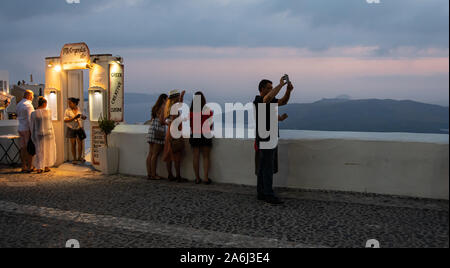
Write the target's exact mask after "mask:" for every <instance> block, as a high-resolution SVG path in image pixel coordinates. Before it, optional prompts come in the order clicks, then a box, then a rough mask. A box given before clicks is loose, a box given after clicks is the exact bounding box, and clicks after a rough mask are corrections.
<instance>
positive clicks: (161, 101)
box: [152, 94, 167, 119]
mask: <svg viewBox="0 0 450 268" xmlns="http://www.w3.org/2000/svg"><path fill="white" fill-rule="evenodd" d="M166 99H167V94H161V95H159V97H158V100H157V101H156V103H155V105H153V108H152V119H155V118H157V117H158V112H159V111H160V110H161V106H162V105H163V104H164V101H165V100H166Z"/></svg>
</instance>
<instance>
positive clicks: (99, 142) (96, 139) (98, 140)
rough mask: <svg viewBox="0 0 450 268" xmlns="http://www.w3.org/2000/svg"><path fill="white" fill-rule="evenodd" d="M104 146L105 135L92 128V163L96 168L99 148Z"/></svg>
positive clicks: (98, 160)
mask: <svg viewBox="0 0 450 268" xmlns="http://www.w3.org/2000/svg"><path fill="white" fill-rule="evenodd" d="M104 146H106V139H105V134H104V133H103V132H102V130H101V129H100V128H99V127H97V126H93V127H92V148H91V150H92V153H91V155H92V163H93V164H94V165H96V166H98V165H100V151H99V150H100V148H101V147H104Z"/></svg>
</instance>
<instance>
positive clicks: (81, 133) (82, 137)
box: [77, 128, 87, 141]
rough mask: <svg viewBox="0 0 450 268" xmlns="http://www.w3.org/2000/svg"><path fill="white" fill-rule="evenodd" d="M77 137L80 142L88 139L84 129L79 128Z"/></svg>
mask: <svg viewBox="0 0 450 268" xmlns="http://www.w3.org/2000/svg"><path fill="white" fill-rule="evenodd" d="M77 137H78V139H80V141H82V140H85V139H86V138H87V135H86V131H84V129H83V128H79V129H78V130H77Z"/></svg>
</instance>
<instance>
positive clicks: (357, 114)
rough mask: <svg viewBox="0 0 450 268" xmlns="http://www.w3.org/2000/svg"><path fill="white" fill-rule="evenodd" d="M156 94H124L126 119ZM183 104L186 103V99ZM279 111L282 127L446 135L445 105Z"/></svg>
mask: <svg viewBox="0 0 450 268" xmlns="http://www.w3.org/2000/svg"><path fill="white" fill-rule="evenodd" d="M157 97H158V95H157V94H152V95H149V94H141V93H126V94H125V120H126V122H127V123H130V124H134V123H144V122H145V121H147V120H149V119H150V109H151V107H152V105H153V104H154V103H155V101H156V99H157ZM188 97H189V96H188ZM186 103H188V105H190V100H186ZM282 113H287V114H288V115H289V118H288V119H287V120H286V121H285V122H282V123H281V124H280V128H282V129H294V130H321V131H356V132H411V133H440V134H448V129H449V108H448V107H444V106H439V105H434V104H426V103H421V102H416V101H411V100H391V99H359V100H352V99H350V98H349V97H347V96H342V97H341V96H339V97H337V98H331V99H322V100H320V101H316V102H313V103H293V104H289V105H286V106H284V107H280V114H282Z"/></svg>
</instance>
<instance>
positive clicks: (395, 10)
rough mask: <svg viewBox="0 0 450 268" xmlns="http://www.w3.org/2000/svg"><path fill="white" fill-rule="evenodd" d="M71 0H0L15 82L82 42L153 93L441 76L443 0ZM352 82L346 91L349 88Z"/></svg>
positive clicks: (444, 60) (4, 52)
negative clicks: (118, 60)
mask: <svg viewBox="0 0 450 268" xmlns="http://www.w3.org/2000/svg"><path fill="white" fill-rule="evenodd" d="M80 1H81V3H80V4H72V5H69V4H67V3H66V1H65V0H40V1H29V0H14V1H12V0H11V1H2V4H1V8H0V33H1V35H2V36H6V37H7V41H6V42H0V69H8V70H9V71H10V73H11V77H12V79H13V80H19V79H23V77H28V75H29V74H30V73H33V74H35V77H37V78H38V77H42V78H43V67H42V64H43V58H44V57H46V56H57V55H58V54H59V51H60V49H61V47H62V46H63V45H64V44H65V43H71V42H79V41H84V42H86V43H87V44H88V45H89V47H90V48H91V51H92V52H93V53H111V54H119V55H122V56H124V58H125V62H126V64H127V69H128V70H129V71H130V72H127V75H128V77H127V85H129V86H130V88H129V89H130V90H131V91H143V90H146V89H148V88H152V87H151V86H149V79H151V85H155V88H162V87H163V86H164V85H166V86H169V85H168V82H170V87H180V86H182V85H184V84H186V85H188V86H191V87H195V85H196V84H198V86H199V87H204V88H215V90H217V94H220V93H222V92H223V91H224V90H227V86H226V85H227V84H230V82H229V81H233V83H232V86H230V87H231V88H232V89H229V90H234V91H235V92H239V88H241V86H242V87H245V88H254V85H253V84H254V81H255V80H258V79H259V78H260V77H261V76H270V77H271V79H276V77H275V78H273V76H276V74H278V73H284V72H290V73H293V74H295V73H299V74H300V75H299V78H298V80H297V81H308V86H310V87H315V88H314V91H317V92H318V93H317V94H318V95H319V94H320V92H322V93H324V94H326V93H329V92H333V91H332V88H337V87H340V88H343V87H345V86H343V85H344V84H345V83H348V84H349V85H350V84H354V85H356V84H355V83H356V82H355V81H356V80H358V79H360V78H361V77H364V76H365V75H364V74H366V73H367V74H368V76H369V77H374V76H376V77H383V76H389V77H416V79H412V78H411V79H402V81H403V82H402V83H392V84H395V85H397V86H399V87H400V88H399V89H397V90H400V91H402V92H405V93H406V92H408V91H407V90H404V89H405V88H406V87H408V86H409V87H411V88H414V90H411V91H410V92H409V93H410V94H411V96H412V97H413V96H422V95H421V94H419V89H418V88H417V87H418V85H422V86H424V85H425V83H416V81H417V80H420V79H422V80H420V81H425V80H426V81H427V82H430V83H431V84H433V85H434V86H435V87H436V88H437V87H438V85H439V84H440V83H442V82H443V81H446V79H442V77H443V76H444V77H448V68H445V67H444V66H443V64H447V65H448V57H449V48H448V46H449V43H448V42H449V41H448V39H449V24H448V18H449V2H448V1H447V0H427V1H424V0H381V4H379V5H369V4H367V2H366V0H346V1H336V0H302V1H299V0H283V1H276V0H245V1H242V0H216V1H212V0H190V1H186V0H151V1H149V0H145V1H143V0H127V1H126V0H80ZM178 64H179V65H178ZM258 64H264V65H258ZM146 66H150V67H146ZM180 66H181V67H180ZM142 68H144V69H142ZM145 68H147V69H145ZM246 68H247V69H246ZM194 71H195V72H194ZM145 72H148V73H152V74H157V75H155V76H152V75H147V74H146V73H145ZM443 72H447V73H446V74H443ZM204 74H206V75H204ZM424 77H427V78H426V79H425V78H424ZM437 77H439V78H437ZM314 79H316V80H317V79H319V80H320V81H317V82H314V81H313V80H314ZM361 79H363V80H364V81H369V80H368V78H367V77H366V78H361ZM423 79H425V80H423ZM42 80H43V79H42ZM447 80H448V79H447ZM171 81H173V83H172V82H171ZM199 81H200V82H199ZM358 81H359V80H358ZM370 81H371V83H372V82H374V81H378V82H379V83H380V85H381V84H382V85H383V86H386V83H384V82H382V79H379V80H370ZM408 83H410V84H409V85H408ZM362 84H363V83H361V84H358V85H362ZM338 85H340V86H338ZM371 86H373V85H372V84H371ZM375 87H376V86H373V87H372V88H375ZM351 88H352V90H353V91H352V92H354V93H355V92H356V88H357V86H354V87H351ZM388 88H391V87H389V86H388ZM441 88H442V89H443V90H448V85H445V84H442V85H441ZM392 90H395V89H392ZM423 90H424V91H425V90H426V87H425V86H424V88H423ZM380 92H381V91H380ZM386 92H388V91H383V94H385V93H386ZM436 92H437V91H436ZM439 92H441V93H442V92H443V91H442V90H441V91H439ZM342 93H345V92H342ZM309 94H310V96H313V93H312V91H311V92H309ZM349 94H350V95H352V94H351V93H349ZM314 96H315V95H314ZM434 96H435V95H434ZM444 97H445V96H444Z"/></svg>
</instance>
